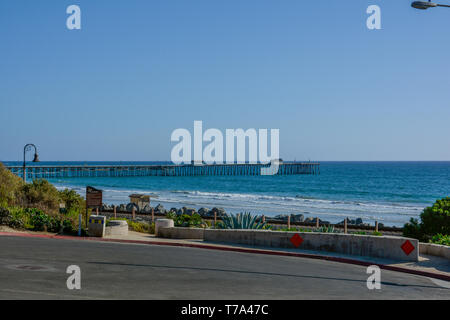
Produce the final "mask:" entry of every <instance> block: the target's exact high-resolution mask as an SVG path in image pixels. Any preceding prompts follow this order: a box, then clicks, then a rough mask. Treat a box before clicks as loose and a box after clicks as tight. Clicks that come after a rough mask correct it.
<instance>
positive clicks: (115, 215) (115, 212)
mask: <svg viewBox="0 0 450 320" xmlns="http://www.w3.org/2000/svg"><path fill="white" fill-rule="evenodd" d="M116 218H117V207H116V206H115V205H114V219H116Z"/></svg>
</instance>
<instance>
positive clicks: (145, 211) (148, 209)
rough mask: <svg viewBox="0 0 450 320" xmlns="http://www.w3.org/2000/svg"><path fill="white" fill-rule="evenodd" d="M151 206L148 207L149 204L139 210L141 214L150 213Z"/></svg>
mask: <svg viewBox="0 0 450 320" xmlns="http://www.w3.org/2000/svg"><path fill="white" fill-rule="evenodd" d="M152 209H153V208H152V206H150V205H149V204H146V205H145V207H144V208H142V209H141V212H142V213H152Z"/></svg>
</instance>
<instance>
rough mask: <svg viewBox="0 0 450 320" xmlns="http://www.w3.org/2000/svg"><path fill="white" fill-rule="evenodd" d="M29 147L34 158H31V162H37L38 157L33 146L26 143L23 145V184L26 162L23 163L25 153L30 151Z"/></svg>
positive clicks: (25, 178) (25, 175) (25, 177)
mask: <svg viewBox="0 0 450 320" xmlns="http://www.w3.org/2000/svg"><path fill="white" fill-rule="evenodd" d="M31 147H33V148H34V158H33V162H39V156H38V153H37V148H36V146H35V145H34V144H32V143H28V144H26V145H25V147H23V182H25V183H26V182H27V174H26V172H27V171H26V161H25V153H26V152H27V151H30V150H31Z"/></svg>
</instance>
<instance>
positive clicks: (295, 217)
mask: <svg viewBox="0 0 450 320" xmlns="http://www.w3.org/2000/svg"><path fill="white" fill-rule="evenodd" d="M304 220H305V216H304V215H302V214H291V222H303V221H304Z"/></svg>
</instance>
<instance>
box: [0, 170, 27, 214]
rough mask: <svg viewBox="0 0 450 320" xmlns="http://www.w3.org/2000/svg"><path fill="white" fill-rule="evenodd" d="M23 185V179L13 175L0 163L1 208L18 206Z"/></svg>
mask: <svg viewBox="0 0 450 320" xmlns="http://www.w3.org/2000/svg"><path fill="white" fill-rule="evenodd" d="M23 185H24V183H23V180H22V179H21V178H19V177H18V176H16V175H15V174H13V173H11V171H9V170H8V169H6V168H5V167H4V166H3V164H2V163H0V207H8V206H14V205H18V204H19V202H20V198H21V188H22V186H23Z"/></svg>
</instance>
